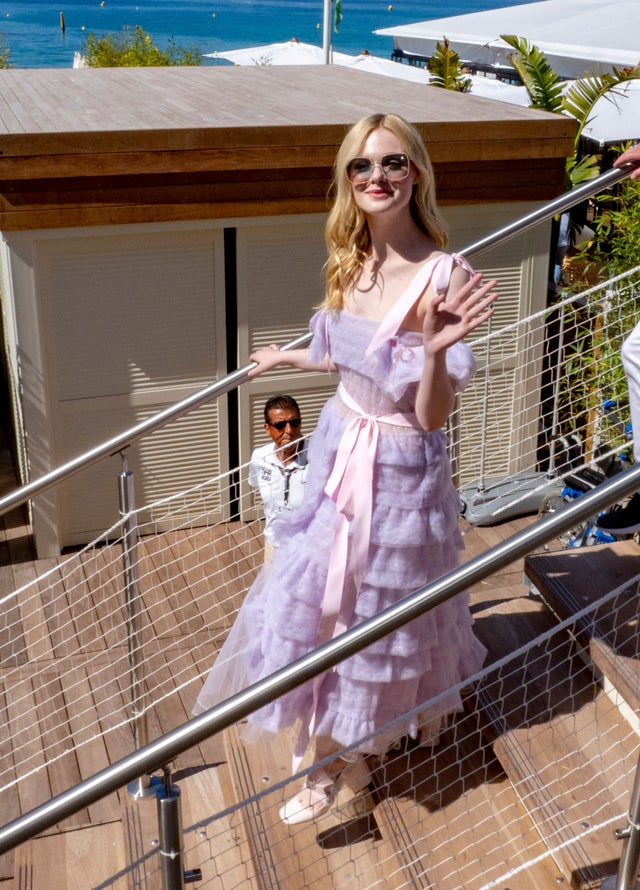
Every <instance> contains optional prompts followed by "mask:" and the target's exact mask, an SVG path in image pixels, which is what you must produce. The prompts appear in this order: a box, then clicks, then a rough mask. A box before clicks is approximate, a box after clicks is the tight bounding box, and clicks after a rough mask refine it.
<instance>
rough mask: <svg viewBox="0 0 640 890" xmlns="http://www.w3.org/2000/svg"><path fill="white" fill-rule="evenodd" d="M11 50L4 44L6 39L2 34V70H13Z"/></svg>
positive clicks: (0, 64)
mask: <svg viewBox="0 0 640 890" xmlns="http://www.w3.org/2000/svg"><path fill="white" fill-rule="evenodd" d="M11 67H12V65H11V50H10V49H9V47H8V46H7V45H6V43H5V42H4V37H3V36H2V34H0V68H11Z"/></svg>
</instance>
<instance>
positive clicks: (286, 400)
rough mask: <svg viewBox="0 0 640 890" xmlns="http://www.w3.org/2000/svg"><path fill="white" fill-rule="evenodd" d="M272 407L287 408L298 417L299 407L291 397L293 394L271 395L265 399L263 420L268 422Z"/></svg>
mask: <svg viewBox="0 0 640 890" xmlns="http://www.w3.org/2000/svg"><path fill="white" fill-rule="evenodd" d="M273 408H276V409H277V408H280V409H283V408H284V409H285V410H286V409H289V410H290V411H295V412H296V413H297V415H298V417H300V408H299V407H298V403H297V402H296V400H295V399H294V398H293V396H285V395H277V396H271V398H270V399H267V401H266V404H265V406H264V422H265V423H269V416H270V412H271V410H272V409H273Z"/></svg>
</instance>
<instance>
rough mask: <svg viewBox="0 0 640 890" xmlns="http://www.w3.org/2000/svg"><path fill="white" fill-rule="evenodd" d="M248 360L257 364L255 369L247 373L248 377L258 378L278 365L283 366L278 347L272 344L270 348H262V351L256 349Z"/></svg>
mask: <svg viewBox="0 0 640 890" xmlns="http://www.w3.org/2000/svg"><path fill="white" fill-rule="evenodd" d="M249 360H250V361H252V362H255V363H256V364H257V368H252V369H251V370H250V371H249V377H258V376H259V375H260V374H264V372H265V371H271V370H273V368H276V367H277V366H278V365H279V364H283V361H282V354H281V352H280V347H279V346H276V344H275V343H272V344H271V345H270V346H264V347H263V348H262V349H256V351H255V352H252V353H251V355H250V356H249Z"/></svg>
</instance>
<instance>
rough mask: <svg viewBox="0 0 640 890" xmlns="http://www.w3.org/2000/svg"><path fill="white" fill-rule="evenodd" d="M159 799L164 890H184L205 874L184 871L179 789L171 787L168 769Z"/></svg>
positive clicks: (157, 792)
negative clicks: (187, 885)
mask: <svg viewBox="0 0 640 890" xmlns="http://www.w3.org/2000/svg"><path fill="white" fill-rule="evenodd" d="M156 782H157V780H156ZM156 798H157V807H158V831H159V844H160V851H159V852H160V871H161V874H162V890H184V887H185V884H191V883H193V882H194V881H200V880H201V879H202V872H201V870H200V869H199V868H193V869H190V870H189V871H185V869H184V847H183V832H182V810H181V807H180V789H179V788H178V786H177V785H173V784H172V782H171V772H170V771H169V768H168V767H164V781H163V782H162V783H157V791H156Z"/></svg>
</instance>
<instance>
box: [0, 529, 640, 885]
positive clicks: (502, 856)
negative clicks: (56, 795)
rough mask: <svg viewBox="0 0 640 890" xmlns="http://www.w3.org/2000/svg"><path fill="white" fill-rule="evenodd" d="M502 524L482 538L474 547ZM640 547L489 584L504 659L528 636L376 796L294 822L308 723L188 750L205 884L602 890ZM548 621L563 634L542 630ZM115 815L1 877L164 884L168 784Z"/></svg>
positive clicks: (633, 741)
mask: <svg viewBox="0 0 640 890" xmlns="http://www.w3.org/2000/svg"><path fill="white" fill-rule="evenodd" d="M495 534H496V530H495V529H482V530H479V532H478V541H475V539H471V538H469V539H468V544H469V545H470V546H469V553H468V556H469V557H471V556H473V555H474V554H473V550H474V547H476V545H477V549H478V550H482V549H486V547H487V546H491V543H492V541H491V540H480V537H481V536H485V537H486V536H491V535H495ZM474 541H475V543H474ZM638 552H639V551H638V548H637V546H636V545H635V544H633V543H632V542H623V543H620V544H614V545H605V546H604V547H599V548H596V547H593V548H585V549H583V550H579V551H562V552H556V553H541V554H536V555H534V556H531V557H529V558H528V559H527V560H526V563H525V570H526V575H527V577H528V578H529V579H530V581H531V583H532V584H533V585H534V586H535V588H536V591H537V593H536V595H535V596H531V595H530V594H529V590H528V587H527V585H526V584H525V583H524V581H523V579H522V569H521V567H519V566H516V567H515V568H512V569H507V570H504V571H503V572H502V573H499V574H498V576H497V577H493V578H491V579H489V580H488V581H487V582H483V583H481V584H479V585H477V587H476V588H474V590H473V591H472V609H473V613H474V617H475V620H476V633H477V634H478V636H479V637H480V639H481V640H482V641H483V643H484V644H485V645H486V646H487V648H488V650H489V656H488V660H487V663H492V662H493V661H495V660H500V659H503V660H504V659H505V658H507V656H509V655H510V653H513V652H522V654H520V655H518V656H517V658H516V659H515V660H512V661H511V662H510V663H509V664H508V665H507V666H503V667H501V668H500V670H499V671H497V672H496V674H495V675H493V674H492V675H490V676H489V677H487V679H486V681H485V682H483V684H482V685H481V686H480V687H478V688H477V689H476V690H475V692H474V695H475V698H474V699H472V698H469V701H468V707H467V708H466V710H465V711H464V712H463V713H462V714H460V715H458V717H457V718H456V719H455V720H454V721H453V722H452V725H451V726H450V727H449V729H448V730H447V731H446V732H445V734H444V736H443V739H442V742H441V744H440V746H439V747H438V748H436V749H435V750H430V749H427V748H420V747H418V746H416V745H415V744H413V743H410V742H407V743H406V744H404V745H403V747H401V748H399V749H398V750H397V751H394V752H392V753H391V754H390V755H389V756H388V757H387V759H386V761H385V762H384V764H377V763H372V764H371V766H372V768H373V775H372V784H371V790H370V796H371V798H370V799H371V800H372V802H373V804H374V807H373V809H371V810H370V809H368V808H366V807H363V806H362V805H361V804H360V805H359V806H357V807H355V808H354V803H353V800H352V797H351V795H350V794H349V793H344V794H342V793H341V796H340V797H339V799H338V803H337V805H336V806H335V807H334V808H333V809H332V810H331V811H330V812H329V813H327V814H326V815H324V816H322V817H321V818H320V819H319V820H317V821H316V822H312V823H307V824H306V825H301V826H296V827H295V828H293V827H288V826H286V825H284V824H283V823H282V822H281V821H280V820H279V818H278V809H279V807H280V806H281V804H282V802H283V801H284V800H285V799H287V798H288V797H289V796H290V795H291V794H292V793H293V792H294V791H295V790H296V788H297V785H298V782H296V784H295V785H291V784H290V783H289V782H288V781H287V780H288V778H289V776H290V775H291V755H292V750H293V738H292V737H289V736H286V735H284V734H283V735H280V736H278V737H277V738H274V739H273V740H272V741H271V742H268V743H260V744H257V745H256V744H246V743H245V742H244V741H243V739H242V734H241V727H234V728H232V729H230V730H229V731H228V732H227V733H225V734H224V737H222V738H216V739H212V740H209V741H208V742H206V743H204V744H202V745H200V746H198V748H197V749H193V750H192V751H190V752H186V753H185V754H184V755H182V756H181V757H180V758H178V760H177V761H176V762H175V763H174V764H172V769H173V778H174V780H175V781H176V782H177V784H178V786H179V788H180V792H181V802H182V820H183V825H184V828H185V835H184V852H185V867H186V868H196V867H200V868H201V869H202V881H200V882H197V883H194V884H193V886H194V887H201V888H202V890H205V888H206V890H213V888H215V890H229V888H239V890H249V888H250V890H275V888H279V890H280V888H282V890H303V888H306V887H309V888H311V887H312V888H313V890H334V888H336V890H337V888H347V887H348V888H353V890H360V888H365V887H373V886H381V887H382V886H384V887H389V888H392V890H395V888H398V890H400V888H410V890H423V888H424V890H426V888H435V890H451V888H453V887H456V888H457V887H464V890H480V888H482V887H483V886H485V885H486V884H487V883H488V882H489V881H490V880H492V877H494V876H495V875H496V874H497V875H502V874H504V873H505V869H506V870H507V871H509V870H511V871H512V872H513V876H512V877H511V878H505V879H504V880H503V881H501V882H500V883H498V884H496V885H495V886H496V887H497V888H498V890H515V888H517V890H551V888H554V890H555V888H556V887H557V886H558V885H562V884H564V885H565V886H570V887H572V888H574V890H600V886H601V883H602V880H603V878H604V877H605V876H608V875H611V874H615V871H616V869H617V860H618V858H619V855H620V842H619V841H617V840H615V839H614V837H613V831H614V829H615V828H619V827H623V825H624V816H623V815H622V816H621V814H624V812H625V811H626V808H627V805H628V798H629V791H630V787H631V782H632V778H633V773H634V770H635V763H636V760H637V756H638V748H639V740H638V735H637V728H638V727H637V715H638V710H639V709H640V692H639V689H640V684H639V682H638V681H639V679H640V678H639V677H638V671H637V663H638V660H637V651H636V646H637V643H636V640H635V637H636V628H637V624H636V620H637V619H636V617H635V616H636V605H637V599H638V598H637V591H636V590H635V586H634V585H633V584H632V581H631V579H632V578H633V577H634V573H635V571H636V570H637V568H638V566H637V565H636V564H637V562H638V560H637V556H638ZM520 566H521V564H520ZM616 585H623V588H624V585H628V589H625V592H624V593H620V594H619V596H618V598H617V599H616V600H615V604H614V607H613V608H612V607H611V606H608V607H607V608H603V609H600V610H598V612H597V614H596V619H597V620H594V619H592V618H589V619H586V618H583V619H580V620H578V621H577V622H576V624H575V628H571V630H572V632H571V633H570V632H569V631H568V630H567V631H563V632H562V634H556V633H553V629H554V628H555V627H556V626H557V624H558V619H559V618H560V619H564V618H566V617H569V616H571V615H575V614H576V612H577V611H579V610H580V609H582V608H583V607H584V606H586V605H588V604H589V603H591V602H594V601H595V599H597V598H598V597H599V596H601V595H602V594H603V593H604V592H605V591H606V590H609V589H611V588H612V587H615V586H616ZM612 612H613V613H615V615H616V616H617V618H616V619H614V618H612V617H611V615H612ZM545 634H550V635H552V636H551V640H552V642H549V643H546V644H544V645H542V646H535V647H533V648H531V647H530V646H529V647H528V648H527V644H529V643H530V642H531V641H532V640H536V639H538V638H540V637H544V635H545ZM191 697H192V690H187V691H186V692H185V693H184V697H183V701H182V707H180V706H178V710H176V705H175V704H173V703H168V702H165V703H164V704H163V705H162V706H161V707H159V708H158V709H157V711H154V718H153V719H154V720H157V725H155V724H154V728H153V734H154V736H155V735H158V734H160V733H161V732H163V731H167V730H168V729H170V728H172V727H173V726H175V725H178V724H179V723H181V722H182V721H183V720H184V719H186V717H188V715H189V709H190V705H191V701H190V699H191ZM261 792H265V793H264V794H263V795H261V794H260V793H261ZM256 795H257V797H255V796H256ZM247 798H253V799H252V800H251V801H250V803H249V804H248V805H242V806H239V805H238V804H237V802H238V801H244V800H246V799H247ZM216 814H219V815H216ZM585 814H587V815H585ZM104 816H105V818H104V819H102V820H101V821H100V823H99V824H98V822H97V821H96V823H92V824H85V825H83V824H81V821H80V822H76V823H74V824H73V825H71V826H61V830H59V831H56V830H52V831H50V832H47V833H45V834H44V835H43V836H41V837H38V838H36V839H34V840H33V841H31V842H29V843H27V844H25V845H23V846H22V847H21V848H18V849H17V850H16V851H15V853H14V854H13V856H14V857H15V858H14V863H13V867H12V868H7V869H5V871H4V872H3V873H2V874H0V890H4V888H6V890H97V888H100V890H107V888H116V890H138V888H139V890H160V888H161V878H160V871H159V866H158V859H159V857H158V856H157V855H156V854H157V837H158V828H157V818H156V804H155V800H154V799H150V800H148V801H134V800H132V799H131V798H129V797H128V795H127V794H126V792H122V793H121V794H119V795H117V796H116V795H113V796H112V800H111V804H110V805H109V806H108V807H107V809H105V814H104ZM591 823H593V824H591ZM485 825H486V826H489V830H487V831H483V830H482V829H483V826H485ZM596 826H597V827H596ZM549 851H552V852H551V853H550V852H549ZM92 854H94V855H92ZM2 858H3V859H5V858H8V857H2ZM94 858H95V859H96V870H95V873H94V872H92V866H91V863H92V859H94ZM496 864H498V865H499V868H498V870H497V872H496V871H494V872H492V867H493V866H494V865H496ZM105 876H108V877H107V878H105ZM492 886H493V885H492Z"/></svg>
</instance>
